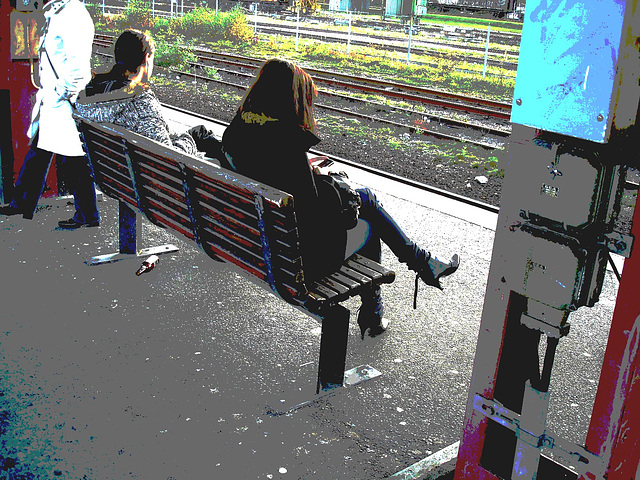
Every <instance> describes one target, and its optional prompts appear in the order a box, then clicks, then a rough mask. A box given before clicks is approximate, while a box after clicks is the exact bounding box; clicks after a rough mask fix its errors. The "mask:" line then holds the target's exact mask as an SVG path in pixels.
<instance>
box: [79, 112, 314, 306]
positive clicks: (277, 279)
mask: <svg viewBox="0 0 640 480" xmlns="http://www.w3.org/2000/svg"><path fill="white" fill-rule="evenodd" d="M77 120H78V125H79V127H80V131H81V134H82V137H83V141H84V144H85V149H86V150H87V156H88V157H89V160H90V162H91V165H92V168H93V171H94V175H95V179H96V182H97V184H98V185H99V187H100V189H101V190H102V192H103V193H104V194H105V195H108V196H110V197H113V198H115V199H117V200H119V201H121V202H124V203H126V204H128V205H129V206H131V207H133V208H135V209H137V210H139V211H140V212H142V213H144V215H145V216H146V217H147V218H148V219H149V220H150V221H151V222H153V223H155V224H157V225H160V226H162V227H167V228H170V229H172V230H175V231H176V232H179V233H181V234H182V235H184V236H185V237H187V238H188V239H191V240H194V241H196V242H197V243H198V244H199V245H200V247H201V248H202V249H203V250H204V251H205V252H206V253H207V254H208V255H209V256H211V257H212V258H214V259H217V260H222V261H225V262H230V263H233V264H235V265H236V266H238V267H240V268H241V269H242V270H244V271H245V272H248V273H249V274H251V275H252V276H253V277H256V278H257V279H259V280H261V281H262V282H265V283H266V284H268V285H269V286H270V287H271V288H272V289H273V290H274V291H276V292H277V293H278V294H279V295H280V296H281V297H283V298H284V299H285V300H287V301H289V302H294V303H297V302H296V300H297V301H304V300H303V299H304V297H305V296H306V295H307V289H306V286H305V284H304V276H303V269H302V258H301V254H300V241H299V236H298V230H297V223H296V217H295V212H294V208H293V197H292V196H291V195H289V194H287V193H285V192H282V191H280V190H277V189H275V188H272V187H269V186H267V185H264V184H261V183H259V182H256V181H255V180H252V179H249V178H247V177H244V176H242V175H239V174H237V173H235V172H231V171H229V170H225V169H222V168H220V167H218V166H217V165H216V164H214V163H212V162H210V161H208V160H205V159H198V158H195V157H192V156H189V155H186V154H184V153H182V152H180V151H178V150H176V149H174V148H172V147H168V146H165V145H162V144H159V143H157V142H155V141H153V140H150V139H148V138H145V137H142V136H140V135H137V134H135V133H132V132H130V131H127V130H125V129H124V128H121V127H119V126H116V125H109V124H99V123H95V122H92V121H89V120H86V119H83V118H80V117H78V119H77Z"/></svg>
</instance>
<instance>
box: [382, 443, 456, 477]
mask: <svg viewBox="0 0 640 480" xmlns="http://www.w3.org/2000/svg"><path fill="white" fill-rule="evenodd" d="M459 446H460V442H456V443H452V444H451V445H449V446H448V447H446V448H443V449H442V450H440V451H438V452H436V453H434V454H433V455H429V456H428V457H427V458H424V459H422V460H420V461H419V462H417V463H414V464H413V465H411V466H410V467H407V468H405V469H404V470H402V471H400V472H398V473H396V474H395V475H392V476H391V477H390V478H398V479H402V480H415V479H418V478H421V477H422V476H423V475H426V474H428V473H431V472H433V471H434V470H435V469H436V468H438V467H440V466H442V465H444V464H445V463H447V462H449V461H451V460H453V459H454V458H456V457H457V456H458V447H459Z"/></svg>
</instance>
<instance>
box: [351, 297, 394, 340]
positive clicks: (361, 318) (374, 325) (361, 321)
mask: <svg viewBox="0 0 640 480" xmlns="http://www.w3.org/2000/svg"><path fill="white" fill-rule="evenodd" d="M363 297H364V298H363V299H362V305H360V309H359V310H358V326H359V327H360V338H362V339H363V340H364V335H365V333H367V331H369V336H370V337H377V336H379V335H382V334H383V333H384V332H386V331H387V328H388V327H389V320H387V319H386V318H384V317H383V314H384V303H383V302H382V297H381V296H380V287H377V288H376V289H375V290H374V291H373V292H371V293H370V294H368V295H366V296H365V295H363Z"/></svg>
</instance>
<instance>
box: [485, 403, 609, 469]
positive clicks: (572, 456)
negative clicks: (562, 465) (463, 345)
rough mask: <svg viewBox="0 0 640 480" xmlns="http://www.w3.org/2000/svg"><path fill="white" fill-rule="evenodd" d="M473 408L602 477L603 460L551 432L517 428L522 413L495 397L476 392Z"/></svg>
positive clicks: (575, 466)
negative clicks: (536, 431)
mask: <svg viewBox="0 0 640 480" xmlns="http://www.w3.org/2000/svg"><path fill="white" fill-rule="evenodd" d="M473 408H474V410H475V411H477V412H479V413H481V414H482V415H484V416H485V417H487V418H489V419H491V420H493V421H494V422H497V423H499V424H500V425H502V426H503V427H505V428H508V429H509V430H511V431H512V432H514V433H515V435H516V437H517V438H518V439H520V440H521V441H523V442H525V443H527V444H528V445H531V446H532V447H535V448H538V449H543V448H546V449H548V450H550V451H552V452H553V453H554V455H557V456H558V457H559V458H562V459H563V460H565V462H567V463H568V464H570V465H572V466H573V467H574V468H575V469H576V471H577V472H578V473H579V474H581V475H584V474H587V473H590V474H591V475H594V476H595V477H590V478H596V479H600V478H602V479H604V471H605V465H604V460H603V459H602V458H600V457H598V456H597V455H595V454H593V453H591V452H589V451H588V450H587V449H585V448H584V447H581V446H579V445H575V444H572V443H571V442H568V441H566V440H564V439H562V438H559V437H558V436H557V435H554V434H553V433H552V432H549V431H548V430H545V431H544V433H543V434H542V435H535V434H533V433H531V432H529V431H528V430H525V429H524V428H522V427H521V421H522V415H520V414H518V413H516V412H514V411H512V410H509V409H508V408H506V407H504V406H503V405H502V404H501V403H500V402H498V401H496V400H487V399H486V398H484V397H483V396H482V395H480V394H477V393H476V395H475V397H474V400H473Z"/></svg>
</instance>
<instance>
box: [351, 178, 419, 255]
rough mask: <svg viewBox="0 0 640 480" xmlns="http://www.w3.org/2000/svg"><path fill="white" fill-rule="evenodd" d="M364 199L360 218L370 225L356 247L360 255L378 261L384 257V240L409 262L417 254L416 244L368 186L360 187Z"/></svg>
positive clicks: (396, 253)
mask: <svg viewBox="0 0 640 480" xmlns="http://www.w3.org/2000/svg"><path fill="white" fill-rule="evenodd" d="M356 192H358V194H359V195H360V198H361V199H362V206H361V207H360V219H361V220H364V221H365V222H367V224H368V225H369V229H368V232H367V234H366V237H365V238H364V239H362V242H361V246H360V248H359V249H356V250H355V251H357V252H358V253H359V254H360V255H362V256H363V257H367V258H369V259H371V260H374V261H376V262H380V260H381V259H382V245H381V243H380V242H381V241H383V242H384V243H385V244H386V245H387V246H388V247H389V248H390V249H391V251H392V252H393V253H394V254H395V255H396V257H398V260H400V261H401V262H404V263H407V262H409V261H411V259H412V258H413V257H414V256H415V253H414V252H415V247H416V244H415V243H414V242H413V241H412V240H411V239H410V238H409V237H407V235H406V234H405V233H404V231H402V229H401V228H400V226H399V225H398V224H397V223H396V221H395V220H394V219H393V217H391V215H389V213H388V212H387V211H386V210H385V209H384V208H383V207H382V204H381V203H380V202H379V201H378V199H377V198H376V196H375V194H374V193H373V192H372V191H371V190H370V189H368V188H358V189H356Z"/></svg>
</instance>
